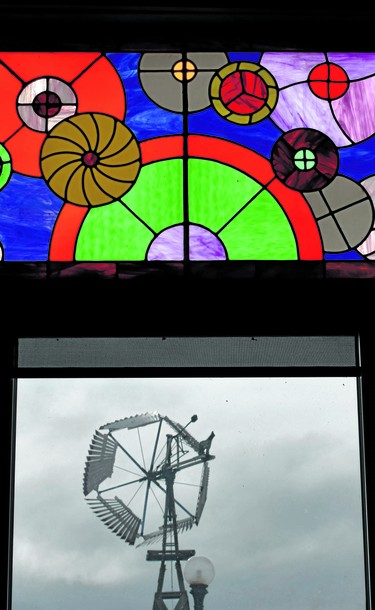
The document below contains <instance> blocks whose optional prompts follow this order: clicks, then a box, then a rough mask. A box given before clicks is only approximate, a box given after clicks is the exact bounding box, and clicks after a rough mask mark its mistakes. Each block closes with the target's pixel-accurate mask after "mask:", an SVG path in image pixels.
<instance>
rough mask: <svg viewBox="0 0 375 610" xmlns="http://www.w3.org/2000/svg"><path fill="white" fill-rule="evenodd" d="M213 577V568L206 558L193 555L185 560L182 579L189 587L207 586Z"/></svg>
mask: <svg viewBox="0 0 375 610" xmlns="http://www.w3.org/2000/svg"><path fill="white" fill-rule="evenodd" d="M214 576H215V569H214V566H213V564H212V562H211V561H210V560H209V559H207V557H202V556H199V555H194V556H193V557H190V559H188V560H187V562H186V564H185V569H184V577H185V580H186V581H187V582H188V583H189V585H209V584H210V582H212V580H213V578H214Z"/></svg>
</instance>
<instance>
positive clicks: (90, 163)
mask: <svg viewBox="0 0 375 610" xmlns="http://www.w3.org/2000/svg"><path fill="white" fill-rule="evenodd" d="M98 160H99V157H98V155H97V154H96V153H94V152H91V151H89V152H87V153H85V154H84V155H83V157H82V161H83V163H84V164H85V165H86V166H87V167H94V166H95V165H96V164H97V163H98Z"/></svg>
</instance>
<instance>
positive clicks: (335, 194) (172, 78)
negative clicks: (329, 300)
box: [0, 51, 375, 262]
mask: <svg viewBox="0 0 375 610" xmlns="http://www.w3.org/2000/svg"><path fill="white" fill-rule="evenodd" d="M374 92H375V53H356V52H327V53H326V52H316V51H314V52H300V51H264V52H243V53H242V52H240V51H236V52H230V51H228V52H222V51H218V52H212V51H211V52H182V51H181V52H175V51H174V52H119V53H115V52H108V53H105V52H97V51H95V52H91V51H90V52H81V51H79V52H1V53H0V112H1V116H2V117H3V120H2V122H1V125H0V257H1V258H2V260H3V261H4V262H6V261H13V262H15V261H22V262H31V261H32V262H47V261H51V262H74V261H84V262H90V261H91V262H105V261H119V262H121V261H144V262H150V261H170V262H175V261H187V260H192V261H223V260H232V261H236V260H237V261H244V260H245V261H246V260H249V261H251V260H253V261H257V260H269V261H277V260H279V261H298V260H301V261H302V260H303V261H309V260H310V261H329V260H339V261H343V260H349V261H356V260H357V261H358V260H359V261H361V260H362V261H363V260H366V261H371V260H372V259H373V258H374V257H375V245H374V244H375V240H374V237H373V236H374V195H375V186H374V184H375V182H374V176H375V167H374V165H375V163H374V159H375V154H374V152H375V151H374V146H375V140H374V133H375V119H374V117H375V113H374V102H373V100H374V97H375V96H374Z"/></svg>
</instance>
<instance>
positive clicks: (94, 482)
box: [83, 430, 117, 496]
mask: <svg viewBox="0 0 375 610" xmlns="http://www.w3.org/2000/svg"><path fill="white" fill-rule="evenodd" d="M116 449H117V444H116V442H115V441H114V440H113V439H112V438H111V437H110V436H109V435H108V434H102V433H101V432H98V431H97V430H96V431H95V434H94V436H93V438H92V441H91V444H90V448H89V454H88V457H87V459H86V465H85V471H84V475H83V493H84V494H85V496H87V495H88V494H89V493H90V492H91V491H93V490H94V489H95V490H97V489H98V485H99V483H101V482H102V481H104V480H105V479H106V478H108V477H110V476H112V473H113V465H114V462H115V456H116Z"/></svg>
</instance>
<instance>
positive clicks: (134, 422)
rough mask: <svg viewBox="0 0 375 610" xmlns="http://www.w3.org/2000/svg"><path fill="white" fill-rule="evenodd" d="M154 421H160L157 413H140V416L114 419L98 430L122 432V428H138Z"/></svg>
mask: <svg viewBox="0 0 375 610" xmlns="http://www.w3.org/2000/svg"><path fill="white" fill-rule="evenodd" d="M156 421H160V415H159V413H157V411H154V412H153V413H142V414H141V415H134V416H132V417H124V419H116V421H114V422H111V423H109V424H104V425H103V426H100V430H102V429H103V428H105V429H107V430H122V429H123V428H138V427H140V426H147V425H148V424H153V423H155V422H156Z"/></svg>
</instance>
